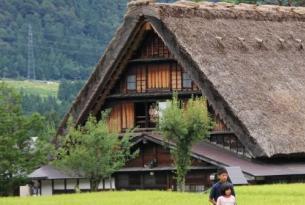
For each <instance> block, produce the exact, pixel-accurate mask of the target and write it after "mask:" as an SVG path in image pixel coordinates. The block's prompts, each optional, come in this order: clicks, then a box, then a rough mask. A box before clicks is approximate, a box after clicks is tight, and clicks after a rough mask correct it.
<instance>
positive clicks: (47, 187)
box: [41, 180, 53, 195]
mask: <svg viewBox="0 0 305 205" xmlns="http://www.w3.org/2000/svg"><path fill="white" fill-rule="evenodd" d="M52 194H53V192H52V182H51V180H41V195H52Z"/></svg>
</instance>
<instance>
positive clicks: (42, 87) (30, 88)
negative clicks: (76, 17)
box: [0, 79, 59, 97]
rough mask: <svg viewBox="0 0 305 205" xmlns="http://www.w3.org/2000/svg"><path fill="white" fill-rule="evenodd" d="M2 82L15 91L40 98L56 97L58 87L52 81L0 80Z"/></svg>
mask: <svg viewBox="0 0 305 205" xmlns="http://www.w3.org/2000/svg"><path fill="white" fill-rule="evenodd" d="M2 81H3V82H5V83H7V84H8V85H9V86H11V87H13V88H15V89H17V90H23V91H24V92H25V93H27V94H35V95H40V96H42V97H47V96H54V97H55V96H57V91H58V86H59V83H58V82H54V81H28V80H11V79H0V82H2Z"/></svg>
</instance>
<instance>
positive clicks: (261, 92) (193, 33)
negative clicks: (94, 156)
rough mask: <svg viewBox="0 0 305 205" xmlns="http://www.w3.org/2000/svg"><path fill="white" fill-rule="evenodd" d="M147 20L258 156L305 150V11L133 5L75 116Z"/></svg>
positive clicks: (179, 4)
mask: <svg viewBox="0 0 305 205" xmlns="http://www.w3.org/2000/svg"><path fill="white" fill-rule="evenodd" d="M139 17H144V18H139ZM127 20H128V21H129V22H132V23H131V24H128V23H127ZM143 20H145V21H148V22H150V23H151V24H152V25H153V27H154V29H155V30H156V31H157V33H158V34H159V35H160V37H161V38H162V39H163V40H164V42H165V44H166V45H167V46H168V47H169V49H170V50H171V52H172V53H173V54H174V56H175V57H176V59H177V60H178V62H179V63H180V64H181V65H182V66H183V67H184V68H185V69H186V70H189V72H190V73H191V75H192V76H193V78H194V80H195V82H196V83H197V84H198V85H199V86H200V88H201V90H202V91H203V92H204V94H206V95H207V98H208V100H209V101H210V103H211V104H212V106H214V108H215V110H216V111H217V112H219V114H220V115H221V116H222V118H223V119H224V120H225V122H226V123H227V124H228V126H229V127H230V128H231V129H232V130H233V131H234V132H235V133H236V135H237V136H238V137H239V139H240V140H241V142H242V143H243V144H244V145H245V146H246V147H247V148H248V149H250V151H251V152H252V154H253V155H254V156H256V157H262V156H267V157H271V156H274V155H282V154H283V155H285V154H300V153H303V154H304V153H305V113H304V112H303V108H305V51H304V47H303V42H304V41H305V9H304V8H291V7H278V6H258V7H257V6H253V5H238V6H234V5H231V4H226V3H219V4H214V3H204V4H202V3H201V4H195V3H189V2H185V1H181V2H177V3H174V4H158V3H151V1H141V2H136V1H135V2H131V3H130V5H129V9H128V12H127V15H126V17H125V22H124V24H123V26H122V27H121V28H120V30H119V31H118V33H117V34H116V36H115V37H114V40H113V41H112V43H111V44H110V45H109V47H108V50H107V51H106V52H105V55H104V57H103V58H102V59H101V61H100V64H99V65H98V66H97V69H96V71H95V72H94V73H93V75H92V76H91V78H90V80H89V81H88V84H87V86H86V87H85V89H83V90H82V92H81V93H80V94H79V96H78V98H77V100H76V102H75V103H74V105H73V106H72V108H71V113H72V114H73V113H74V114H73V116H74V117H75V118H78V119H80V118H81V117H82V116H80V115H85V114H88V111H89V110H90V106H89V105H90V103H91V104H92V103H94V102H91V101H93V100H94V99H95V98H94V96H96V94H97V92H99V88H100V86H101V85H102V82H103V81H104V78H105V76H107V73H109V72H111V69H115V68H113V67H111V66H112V65H113V64H114V62H115V59H116V58H117V57H118V56H119V55H122V54H121V52H122V50H123V46H122V44H125V43H126V42H127V41H128V40H130V39H129V38H128V37H129V35H131V34H132V31H133V30H134V29H135V27H136V26H137V25H139V24H137V21H143ZM120 39H121V40H120ZM120 42H121V43H120ZM96 74H98V75H96ZM100 74H101V75H100ZM96 84H97V85H96ZM89 85H90V86H89ZM80 102H81V103H80ZM64 123H65V121H64V122H63V124H64Z"/></svg>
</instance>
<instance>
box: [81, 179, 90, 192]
mask: <svg viewBox="0 0 305 205" xmlns="http://www.w3.org/2000/svg"><path fill="white" fill-rule="evenodd" d="M79 188H80V189H81V190H82V189H90V182H89V180H88V179H80V180H79Z"/></svg>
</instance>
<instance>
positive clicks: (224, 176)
mask: <svg viewBox="0 0 305 205" xmlns="http://www.w3.org/2000/svg"><path fill="white" fill-rule="evenodd" d="M217 177H218V180H219V181H218V182H217V183H216V184H214V185H213V187H212V189H211V193H210V197H209V200H210V202H211V203H212V204H213V205H216V202H217V199H218V197H219V196H221V190H222V187H223V185H226V184H228V185H230V186H231V187H232V195H233V196H235V193H234V188H233V185H232V184H230V183H228V172H227V170H226V169H225V168H222V169H219V170H218V172H217Z"/></svg>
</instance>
